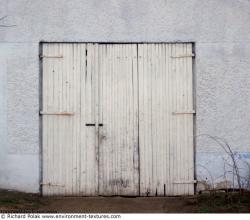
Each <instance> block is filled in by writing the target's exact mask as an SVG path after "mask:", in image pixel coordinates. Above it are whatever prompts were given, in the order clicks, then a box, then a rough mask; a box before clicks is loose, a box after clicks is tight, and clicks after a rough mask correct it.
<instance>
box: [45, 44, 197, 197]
mask: <svg viewBox="0 0 250 220" xmlns="http://www.w3.org/2000/svg"><path fill="white" fill-rule="evenodd" d="M191 54H192V45H191V44H43V54H42V55H43V76H42V90H43V91H42V94H43V98H42V103H43V104H42V112H41V114H42V115H43V117H42V127H43V129H42V146H43V147H42V152H43V153H42V158H43V160H42V161H43V162H42V167H43V168H42V172H43V176H42V177H43V178H42V179H43V181H42V186H43V187H42V189H43V194H44V195H56V194H61V195H90V196H93V195H142V196H157V195H184V194H193V193H194V191H193V190H194V188H193V178H194V176H193V173H194V167H193V166H194V165H193V164H194V162H193V115H192V110H193V99H192V57H191Z"/></svg>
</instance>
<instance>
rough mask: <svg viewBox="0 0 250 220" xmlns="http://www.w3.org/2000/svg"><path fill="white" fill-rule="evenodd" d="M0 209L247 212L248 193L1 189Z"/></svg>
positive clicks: (249, 200) (249, 199)
mask: <svg viewBox="0 0 250 220" xmlns="http://www.w3.org/2000/svg"><path fill="white" fill-rule="evenodd" d="M0 212H45V213H60V212H63V213H72V212H77V213H250V193H247V194H245V195H243V196H240V197H239V196H238V195H232V194H230V195H228V194H225V193H222V194H214V195H209V194H204V195H197V196H193V197H135V198H126V197H41V196H39V195H37V194H25V193H19V192H11V191H6V190H0Z"/></svg>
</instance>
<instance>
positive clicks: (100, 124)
mask: <svg viewBox="0 0 250 220" xmlns="http://www.w3.org/2000/svg"><path fill="white" fill-rule="evenodd" d="M85 125H86V126H95V124H92V123H86V124H85ZM98 126H100V127H102V126H103V124H102V123H99V124H98Z"/></svg>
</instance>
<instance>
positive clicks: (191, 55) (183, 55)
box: [171, 53, 195, 58]
mask: <svg viewBox="0 0 250 220" xmlns="http://www.w3.org/2000/svg"><path fill="white" fill-rule="evenodd" d="M185 57H195V54H194V53H192V54H182V55H178V56H171V58H185Z"/></svg>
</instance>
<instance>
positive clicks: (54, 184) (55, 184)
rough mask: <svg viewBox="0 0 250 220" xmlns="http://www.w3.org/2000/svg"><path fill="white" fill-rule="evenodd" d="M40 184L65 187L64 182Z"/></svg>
mask: <svg viewBox="0 0 250 220" xmlns="http://www.w3.org/2000/svg"><path fill="white" fill-rule="evenodd" d="M40 185H43V186H59V187H65V185H63V184H57V183H40Z"/></svg>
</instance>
